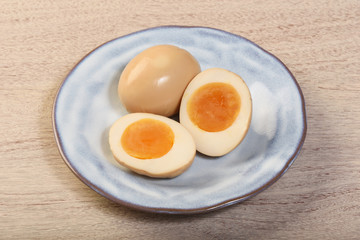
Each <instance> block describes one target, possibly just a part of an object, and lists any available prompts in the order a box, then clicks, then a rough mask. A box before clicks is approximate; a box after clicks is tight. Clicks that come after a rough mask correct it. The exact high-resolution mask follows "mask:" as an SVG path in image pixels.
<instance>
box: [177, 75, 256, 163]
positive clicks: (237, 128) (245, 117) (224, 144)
mask: <svg viewBox="0 0 360 240" xmlns="http://www.w3.org/2000/svg"><path fill="white" fill-rule="evenodd" d="M213 82H222V83H227V84H230V85H231V86H233V87H234V88H235V90H236V91H237V92H238V94H239V96H240V99H241V106H240V112H239V114H238V116H237V117H236V119H235V121H234V122H233V123H232V125H231V126H230V127H228V128H227V129H225V130H222V131H218V132H207V131H205V130H202V129H200V128H199V127H198V126H197V125H195V124H194V123H193V122H192V121H191V119H190V117H189V114H188V112H187V104H188V102H189V100H190V98H191V96H192V94H193V93H194V92H195V91H196V90H197V89H199V88H200V87H202V86H203V85H205V84H208V83H213ZM179 114H180V123H181V124H182V125H183V126H184V127H185V128H186V129H187V130H188V131H189V132H190V134H191V135H192V136H193V138H194V140H195V144H196V149H197V150H198V151H199V152H201V153H203V154H205V155H208V156H214V157H215V156H222V155H225V154H227V153H229V152H230V151H232V150H233V149H234V148H235V147H236V146H238V145H239V144H240V142H241V141H242V140H243V139H244V137H245V135H246V133H247V131H248V129H249V126H250V122H251V114H252V99H251V95H250V91H249V88H248V87H247V85H246V83H245V82H244V80H243V79H242V78H241V77H240V76H238V75H237V74H235V73H233V72H230V71H228V70H225V69H222V68H210V69H207V70H205V71H203V72H201V73H199V74H198V75H197V76H196V77H195V78H194V79H193V80H192V81H191V82H190V84H189V85H188V86H187V88H186V90H185V92H184V95H183V98H182V101H181V105H180V112H179Z"/></svg>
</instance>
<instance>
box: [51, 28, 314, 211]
mask: <svg viewBox="0 0 360 240" xmlns="http://www.w3.org/2000/svg"><path fill="white" fill-rule="evenodd" d="M161 28H169V29H172V28H198V29H210V30H215V31H219V32H222V33H224V34H227V35H228V34H230V35H232V36H233V37H236V38H241V39H242V40H245V41H247V42H249V43H250V44H252V45H253V46H254V47H256V48H258V49H260V50H261V51H263V52H265V53H266V54H268V55H270V56H271V57H272V58H274V59H275V60H276V61H277V62H279V63H280V64H281V65H282V66H283V67H284V68H285V70H286V71H287V73H288V74H289V75H290V78H291V79H292V80H293V82H294V83H295V86H296V88H297V91H298V93H299V95H300V100H301V107H302V109H301V110H302V113H303V114H302V118H303V119H302V120H303V124H304V127H303V130H302V136H301V139H300V141H299V142H298V145H297V148H296V150H295V151H294V153H293V154H292V155H291V157H290V158H289V159H288V160H287V161H286V164H285V166H284V167H283V168H282V169H281V170H280V171H278V173H277V174H276V175H275V176H274V177H273V178H272V179H270V180H269V181H267V182H266V183H265V184H263V185H262V186H261V187H259V188H257V189H255V190H253V191H251V192H250V193H248V194H245V195H242V196H239V197H235V198H231V199H228V200H225V201H222V202H219V203H217V204H213V205H211V206H207V207H200V208H156V207H145V206H142V205H138V204H134V203H130V202H127V201H124V200H121V199H118V198H116V197H114V196H112V195H111V194H109V193H107V192H105V191H104V190H102V189H101V188H99V187H97V186H95V185H94V184H92V183H91V182H90V181H89V180H88V179H87V178H85V177H83V176H82V175H81V174H80V173H78V172H77V171H76V170H75V169H74V168H73V166H72V164H71V161H69V159H68V158H67V157H66V154H65V153H64V151H63V146H62V143H61V140H60V137H59V130H58V128H57V126H56V113H55V112H56V106H57V100H58V96H59V94H60V92H61V90H62V88H63V86H64V84H65V83H66V81H67V80H68V79H69V77H70V75H71V74H72V72H73V71H74V70H75V69H76V68H77V67H78V66H79V64H80V63H81V62H82V61H83V60H84V59H86V58H87V57H88V56H89V55H91V54H92V53H93V52H94V51H96V50H98V49H99V48H101V47H102V46H104V45H107V44H109V43H111V42H113V41H116V40H118V39H121V38H124V37H128V36H131V35H135V34H138V33H141V32H146V31H151V30H155V29H161ZM51 118H52V129H53V132H54V138H55V142H56V145H57V149H58V151H59V153H60V156H61V157H62V159H63V161H64V162H65V164H66V165H67V166H68V168H69V169H70V170H71V171H72V172H73V173H74V174H75V176H76V177H77V178H78V179H79V180H81V181H82V182H83V183H84V184H85V185H87V186H88V187H90V188H91V189H92V190H94V191H95V192H97V193H98V194H100V195H101V196H103V197H105V198H107V199H109V200H111V201H113V202H115V203H118V204H121V205H123V206H126V207H129V208H132V209H135V210H140V211H144V212H150V213H166V214H197V213H205V212H210V211H214V210H217V209H221V208H224V207H227V206H230V205H233V204H236V203H240V202H243V201H245V200H246V199H248V198H250V197H253V196H255V195H257V194H259V193H260V192H262V191H264V190H265V189H267V188H268V187H270V186H271V185H272V184H274V183H275V182H276V181H277V180H278V179H280V177H281V176H282V175H283V174H284V173H285V172H286V171H287V170H288V169H289V168H290V166H291V165H292V163H293V162H294V161H295V159H296V158H297V156H298V155H299V153H300V150H301V148H302V146H303V144H304V142H305V138H306V134H307V118H306V107H305V98H304V95H303V92H302V90H301V88H300V85H299V83H298V82H297V80H296V78H295V76H294V75H293V74H292V72H291V71H290V70H289V69H288V67H287V66H286V65H285V64H284V62H282V61H281V60H280V59H279V58H278V57H276V56H275V55H274V54H272V53H271V52H269V51H267V50H265V49H263V48H262V47H260V46H259V45H258V44H256V43H254V42H252V41H251V40H249V39H247V38H245V37H243V36H241V35H238V34H234V33H231V32H228V31H225V30H222V29H218V28H213V27H204V26H181V25H162V26H157V27H151V28H144V29H141V30H138V31H134V32H131V33H129V34H125V35H122V36H119V37H116V38H114V39H111V40H109V41H106V42H104V43H102V44H100V45H98V46H97V47H95V48H94V49H92V50H91V51H90V52H88V53H87V54H86V55H85V56H83V57H82V58H81V59H80V60H78V61H77V62H76V63H75V65H74V66H73V67H72V68H71V69H70V71H69V72H68V74H66V77H65V78H64V79H63V80H62V82H61V83H60V85H59V87H58V89H57V91H56V94H55V98H54V100H53V106H52V115H51Z"/></svg>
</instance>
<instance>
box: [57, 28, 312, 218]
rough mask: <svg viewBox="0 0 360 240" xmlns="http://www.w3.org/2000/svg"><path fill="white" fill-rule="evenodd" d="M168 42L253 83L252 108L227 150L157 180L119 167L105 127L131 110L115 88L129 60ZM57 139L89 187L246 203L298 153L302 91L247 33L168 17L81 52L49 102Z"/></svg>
mask: <svg viewBox="0 0 360 240" xmlns="http://www.w3.org/2000/svg"><path fill="white" fill-rule="evenodd" d="M159 44H172V45H175V46H178V47H180V48H184V49H186V50H187V51H189V52H190V53H191V54H192V55H193V56H194V57H195V58H196V59H197V60H198V61H199V63H200V65H201V69H202V70H205V69H207V68H212V67H220V68H225V69H228V70H230V71H232V72H235V73H237V74H238V75H240V76H241V77H242V78H243V79H244V81H245V82H246V83H247V85H248V86H249V89H250V92H251V95H252V99H253V116H252V122H251V125H250V129H249V132H248V134H247V136H246V137H245V139H244V141H243V142H242V143H241V144H240V145H239V146H238V147H237V148H236V149H235V150H234V151H232V152H231V153H229V154H227V155H225V156H223V157H219V158H210V157H206V156H204V155H201V154H197V155H196V157H195V160H194V163H193V165H192V166H191V167H190V168H189V169H188V170H187V171H186V172H185V173H183V174H182V175H180V176H178V177H176V178H173V179H153V178H149V177H145V176H140V175H137V174H135V173H133V172H131V171H129V170H127V169H125V168H124V167H122V166H120V165H119V164H118V163H117V162H116V161H115V160H114V159H113V157H112V154H111V151H110V148H109V144H108V131H109V128H110V126H111V125H112V124H113V123H114V121H115V120H116V119H118V118H119V117H121V116H123V115H125V114H127V112H126V110H125V108H124V107H123V105H122V104H121V102H120V100H119V98H118V95H117V85H118V80H119V77H120V74H121V72H122V71H123V69H124V67H125V66H126V64H127V63H128V62H129V61H130V60H131V59H132V58H133V57H134V56H135V55H137V54H138V53H140V52H141V51H143V50H144V49H146V48H148V47H151V46H154V45H159ZM53 126H54V132H55V138H56V141H57V144H58V147H59V150H60V153H61V155H62V157H63V158H64V160H65V162H66V164H67V165H68V166H69V167H70V168H71V170H72V171H73V172H74V173H75V174H76V175H77V176H78V177H79V178H80V179H81V180H82V181H83V182H84V183H85V184H87V185H88V186H89V187H91V188H92V189H94V190H95V191H97V192H98V193H100V194H101V195H103V196H105V197H107V198H109V199H111V200H113V201H115V202H118V203H121V204H123V205H126V206H129V207H133V208H137V209H141V210H145V211H150V212H162V213H198V212H205V211H210V210H214V209H218V208H221V207H224V206H228V205H231V204H234V203H238V202H241V201H243V200H245V199H247V198H249V197H251V196H254V195H255V194H257V193H259V192H261V191H262V190H264V189H265V188H266V187H268V186H270V185H271V184H272V183H274V182H275V181H276V180H277V179H279V178H280V176H281V175H282V174H283V173H284V172H285V171H286V170H287V169H288V168H289V167H290V165H291V164H292V162H293V161H294V160H295V158H296V157H297V155H298V153H299V151H300V149H301V146H302V145H303V143H304V140H305V134H306V115H305V103H304V97H303V95H302V93H301V89H300V87H299V85H298V83H297V82H296V80H295V79H294V76H293V75H292V74H291V73H290V72H289V70H288V69H287V68H286V66H285V65H284V64H283V63H282V62H281V61H280V60H279V59H277V58H276V57H275V56H273V55H272V54H270V53H269V52H267V51H265V50H263V49H262V48H260V47H259V46H257V45H256V44H254V43H252V42H251V41H249V40H247V39H245V38H243V37H240V36H237V35H234V34H231V33H228V32H224V31H221V30H217V29H212V28H204V27H177V26H166V27H157V28H151V29H147V30H143V31H139V32H135V33H132V34H129V35H126V36H123V37H120V38H117V39H114V40H112V41H109V42H107V43H105V44H103V45H101V46H100V47H98V48H96V49H95V50H93V51H92V52H91V53H89V54H88V55H87V56H85V57H84V58H83V59H82V60H81V61H80V62H79V63H78V64H77V65H76V66H75V67H74V69H73V70H72V71H71V72H70V73H69V75H68V76H67V77H66V79H65V80H64V82H63V83H62V85H61V87H60V89H59V91H58V93H57V96H56V99H55V103H54V108H53Z"/></svg>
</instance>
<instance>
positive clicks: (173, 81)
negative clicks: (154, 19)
mask: <svg viewBox="0 0 360 240" xmlns="http://www.w3.org/2000/svg"><path fill="white" fill-rule="evenodd" d="M199 72H200V65H199V63H198V61H197V60H196V59H195V58H194V57H193V56H192V55H191V54H190V53H189V52H188V51H186V50H185V49H182V48H179V47H176V46H173V45H157V46H153V47H150V48H148V49H145V50H144V51H142V52H141V53H139V54H138V55H136V56H135V57H134V58H133V59H132V60H131V61H130V62H129V63H128V64H127V65H126V67H125V69H124V71H123V72H122V73H121V76H120V80H119V84H118V93H119V97H120V99H121V102H122V103H123V105H124V106H125V107H126V109H127V110H128V111H129V112H146V113H154V114H159V115H163V116H166V117H169V116H172V115H174V114H177V113H178V111H179V106H180V102H181V97H182V95H183V93H184V91H185V88H186V86H187V85H188V84H189V82H190V81H191V79H193V77H195V76H196V75H197V74H198V73H199Z"/></svg>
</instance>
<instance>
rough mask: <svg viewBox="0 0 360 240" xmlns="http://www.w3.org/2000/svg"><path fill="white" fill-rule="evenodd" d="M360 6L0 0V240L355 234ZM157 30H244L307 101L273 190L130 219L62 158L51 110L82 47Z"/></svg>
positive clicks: (359, 170) (345, 2) (358, 215)
mask: <svg viewBox="0 0 360 240" xmlns="http://www.w3.org/2000/svg"><path fill="white" fill-rule="evenodd" d="M359 16H360V2H359V1H357V0H342V1H340V0H339V1H335V0H331V1H324V0H322V1H296V0H291V1H279V0H275V1H261V0H257V1H224V0H223V1H210V0H206V1H194V0H191V1H190V0H184V1H165V0H162V1H137V0H134V1H69V0H64V1H45V0H40V1H34V0H28V1H11V0H2V1H0V81H1V85H0V92H1V94H0V113H1V118H0V134H1V135H0V157H1V164H0V233H1V234H0V239H53V238H56V239H357V238H358V236H360V227H359V226H360V207H359V199H360V161H359V159H358V158H359V155H360V143H359V142H360V141H359V140H360V139H359V135H360V122H359V119H360V100H359V94H360V71H359V69H360V58H359V52H360V31H359V30H360V29H359V26H360V17H359ZM159 25H187V26H194V25H195V26H208V27H214V28H219V29H223V30H226V31H230V32H233V33H235V34H240V35H242V36H244V37H246V38H248V39H250V40H252V41H254V42H255V43H257V44H259V45H261V46H262V47H263V48H264V49H266V50H268V51H270V52H271V53H273V54H275V55H276V56H277V57H279V58H280V59H281V60H282V61H283V62H284V63H285V64H286V65H287V66H288V67H289V69H290V70H291V71H292V72H293V74H294V75H295V77H296V79H297V80H298V82H299V84H300V86H301V88H302V90H303V93H304V96H305V100H306V109H307V119H308V134H307V138H306V141H305V144H304V147H303V150H302V151H301V154H300V156H299V157H298V159H297V160H296V161H295V163H294V164H293V165H292V167H291V168H290V170H289V171H288V172H287V173H286V174H285V175H284V176H283V177H282V178H281V179H280V180H279V181H277V182H276V183H275V184H274V185H273V186H271V187H270V188H269V189H267V190H266V191H264V192H262V193H261V194H259V195H257V196H256V197H254V198H251V199H249V200H248V201H245V202H244V203H241V204H237V205H234V206H232V207H228V208H225V209H222V210H219V211H215V212H211V213H207V214H200V215H191V216H167V215H158V214H149V213H143V212H138V211H134V210H130V209H128V208H126V207H123V206H120V205H117V204H115V203H113V202H111V201H109V200H107V199H105V198H103V197H101V196H100V195H98V194H97V193H95V192H93V191H92V190H90V189H89V188H88V187H87V186H85V185H84V184H83V183H82V182H81V181H80V180H78V179H77V178H76V177H75V176H74V174H73V173H72V172H71V171H70V170H69V169H68V167H67V166H66V165H65V164H64V162H63V160H62V159H61V157H60V155H59V153H58V150H57V147H56V144H55V141H54V136H53V131H52V121H51V111H52V105H53V100H54V97H55V94H56V91H57V89H58V87H59V86H60V84H61V82H62V80H63V79H64V78H65V76H66V75H67V73H68V72H69V71H70V70H71V68H72V67H73V66H74V65H75V64H76V63H77V62H78V61H79V60H80V59H81V58H82V57H83V56H84V55H85V54H87V53H88V52H89V51H91V50H92V49H94V48H95V47H97V46H99V45H100V44H102V43H104V42H106V41H109V40H111V39H113V38H116V37H118V36H121V35H124V34H128V33H131V32H134V31H137V30H140V29H145V28H148V27H154V26H159Z"/></svg>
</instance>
